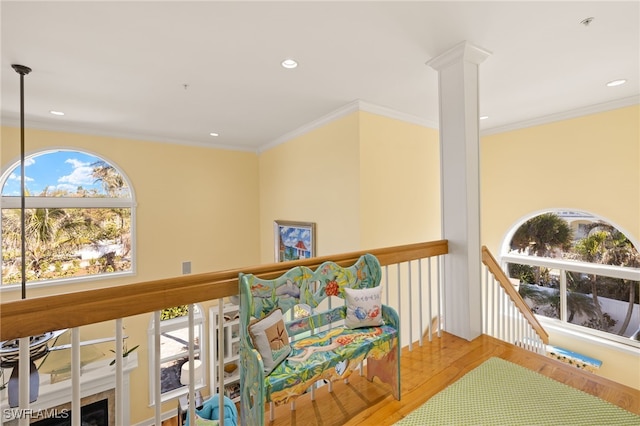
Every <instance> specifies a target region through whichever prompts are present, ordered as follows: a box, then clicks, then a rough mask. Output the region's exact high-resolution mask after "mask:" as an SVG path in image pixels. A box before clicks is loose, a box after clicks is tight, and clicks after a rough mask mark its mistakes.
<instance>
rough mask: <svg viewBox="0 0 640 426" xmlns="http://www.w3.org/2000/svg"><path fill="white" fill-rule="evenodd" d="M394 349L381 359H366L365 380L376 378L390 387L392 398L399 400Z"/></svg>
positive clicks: (398, 374)
mask: <svg viewBox="0 0 640 426" xmlns="http://www.w3.org/2000/svg"><path fill="white" fill-rule="evenodd" d="M397 352H398V351H397V350H396V348H393V349H392V350H391V352H389V353H388V354H387V355H385V356H384V357H383V358H382V359H373V358H367V380H369V381H372V380H373V377H374V376H377V377H378V378H379V379H380V380H381V381H383V382H384V383H388V384H389V385H391V393H392V394H393V396H394V398H395V399H397V400H400V365H399V359H398V354H397Z"/></svg>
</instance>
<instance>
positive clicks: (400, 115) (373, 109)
mask: <svg viewBox="0 0 640 426" xmlns="http://www.w3.org/2000/svg"><path fill="white" fill-rule="evenodd" d="M360 111H365V112H370V113H372V114H377V115H382V116H383V117H387V118H392V119H394V120H400V121H404V122H406V123H411V124H417V125H418V126H423V127H428V128H430V129H436V130H437V129H438V122H436V121H433V120H428V119H426V118H423V117H418V116H416V115H412V114H407V113H404V112H400V111H397V110H395V109H392V108H387V107H383V106H380V105H376V104H372V103H369V102H366V101H360Z"/></svg>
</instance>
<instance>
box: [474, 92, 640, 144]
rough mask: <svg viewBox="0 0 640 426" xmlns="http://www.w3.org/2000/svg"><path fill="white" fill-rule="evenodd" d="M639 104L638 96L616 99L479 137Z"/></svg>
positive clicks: (484, 131)
mask: <svg viewBox="0 0 640 426" xmlns="http://www.w3.org/2000/svg"><path fill="white" fill-rule="evenodd" d="M638 104H640V95H638V96H630V97H628V98H623V99H617V100H615V101H611V102H604V103H601V104H596V105H590V106H587V107H583V108H576V109H572V110H570V111H563V112H558V113H555V114H549V115H545V116H542V117H538V118H532V119H530V120H524V121H519V122H517V123H511V124H507V125H504V126H498V127H492V128H490V129H485V130H482V131H480V136H481V137H482V136H489V135H495V134H497V133H504V132H510V131H513V130H520V129H524V128H527V127H533V126H540V125H543V124H549V123H553V122H556V121H563V120H569V119H572V118H578V117H583V116H585V115H590V114H597V113H600V112H605V111H611V110H614V109H618V108H624V107H628V106H633V105H638Z"/></svg>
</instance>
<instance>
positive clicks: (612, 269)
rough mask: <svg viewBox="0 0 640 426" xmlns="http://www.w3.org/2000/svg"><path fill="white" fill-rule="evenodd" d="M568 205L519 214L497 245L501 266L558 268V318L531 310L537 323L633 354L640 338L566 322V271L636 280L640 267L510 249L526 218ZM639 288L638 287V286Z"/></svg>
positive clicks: (554, 211) (594, 217)
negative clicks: (499, 244)
mask: <svg viewBox="0 0 640 426" xmlns="http://www.w3.org/2000/svg"><path fill="white" fill-rule="evenodd" d="M570 210H571V209H566V208H565V209H545V210H541V211H538V212H535V213H533V214H531V215H529V216H527V217H525V218H522V219H521V220H520V221H518V222H517V223H516V224H515V225H513V226H512V227H511V228H510V230H509V232H508V233H507V235H506V236H505V238H504V239H503V240H502V247H501V255H500V256H499V258H500V265H501V267H502V269H503V270H505V271H506V270H507V267H508V265H507V264H508V263H517V264H522V265H529V266H542V267H546V268H550V269H557V270H559V271H560V277H562V278H561V279H560V289H559V291H560V297H561V307H560V309H561V314H560V319H557V318H549V317H546V316H544V315H539V314H535V316H536V318H537V319H538V320H539V321H540V323H541V324H542V325H543V326H544V327H549V328H550V329H554V330H556V331H558V332H560V333H562V334H565V335H570V336H572V337H574V338H577V339H580V340H585V341H589V342H592V343H594V344H598V345H600V346H607V347H610V348H614V349H616V350H619V351H622V352H629V353H633V354H637V352H638V349H640V342H638V341H636V340H632V339H629V338H626V337H623V336H618V335H615V334H613V333H607V332H605V331H601V330H596V329H592V328H589V327H584V326H580V325H576V324H571V323H569V322H567V320H566V318H567V315H566V309H567V304H566V297H565V295H566V290H567V288H566V272H580V273H586V274H595V275H599V276H604V277H611V278H622V279H627V280H632V281H637V282H640V268H630V267H622V266H613V265H603V264H598V263H590V262H582V261H574V260H563V259H555V258H547V257H540V256H529V255H522V254H515V253H511V252H510V247H511V239H512V238H513V235H514V234H515V232H516V230H517V229H518V228H519V227H520V226H521V225H522V224H523V223H525V222H526V221H527V220H529V219H531V218H534V217H536V216H539V215H541V214H545V213H558V212H565V211H570ZM583 213H584V214H585V215H587V216H590V217H592V218H593V219H592V220H593V221H598V220H601V221H603V222H606V223H608V224H610V225H611V226H613V227H615V228H616V229H617V230H618V231H620V232H622V233H623V234H624V235H625V236H626V237H627V238H628V239H629V240H630V241H631V244H633V246H634V247H636V248H640V245H638V243H637V242H636V241H634V240H633V239H632V238H631V237H630V234H629V233H628V232H626V231H625V230H624V229H623V228H622V227H620V226H618V225H617V224H615V223H613V222H611V221H610V220H608V219H606V218H602V217H599V216H597V215H594V214H592V213H590V212H584V211H583ZM638 290H640V289H638Z"/></svg>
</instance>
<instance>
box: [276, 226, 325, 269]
mask: <svg viewBox="0 0 640 426" xmlns="http://www.w3.org/2000/svg"><path fill="white" fill-rule="evenodd" d="M273 233H274V240H275V245H274V251H275V260H276V262H287V261H289V260H298V259H308V258H310V257H314V256H315V255H316V224H315V223H313V222H294V221H288V220H276V221H274V222H273Z"/></svg>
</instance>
